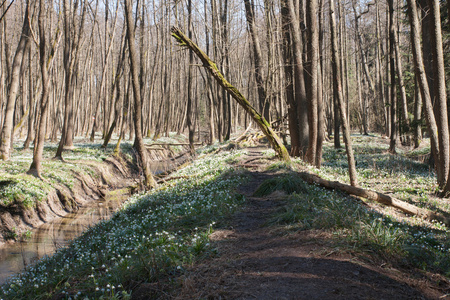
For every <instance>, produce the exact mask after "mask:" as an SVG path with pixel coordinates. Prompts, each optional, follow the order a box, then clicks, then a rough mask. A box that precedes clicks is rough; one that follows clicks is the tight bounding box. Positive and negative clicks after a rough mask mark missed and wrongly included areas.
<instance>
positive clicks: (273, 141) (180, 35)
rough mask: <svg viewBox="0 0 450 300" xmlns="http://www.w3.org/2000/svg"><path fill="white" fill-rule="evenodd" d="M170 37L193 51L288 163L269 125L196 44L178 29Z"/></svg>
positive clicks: (284, 149) (285, 151) (283, 148)
mask: <svg viewBox="0 0 450 300" xmlns="http://www.w3.org/2000/svg"><path fill="white" fill-rule="evenodd" d="M171 32H172V36H173V37H174V38H175V39H176V40H177V41H178V43H179V44H180V45H181V46H186V47H188V48H189V49H190V50H191V51H193V52H194V53H195V54H196V55H197V56H198V58H199V59H200V60H201V61H202V63H203V66H204V67H205V68H206V69H207V70H208V71H209V72H210V73H211V75H212V76H213V77H214V78H215V79H216V81H217V82H218V83H219V84H220V86H222V87H223V88H224V89H226V91H227V92H228V93H230V95H231V96H232V97H233V98H234V99H235V100H236V101H237V102H238V103H239V104H240V105H241V106H242V108H244V110H245V111H246V112H247V113H248V114H250V116H251V117H252V118H253V120H254V121H255V122H256V123H257V124H258V126H259V127H260V129H261V130H262V132H263V134H264V135H265V136H266V137H267V139H268V140H269V143H270V145H271V146H272V147H273V149H274V150H275V152H276V154H277V156H278V157H279V158H280V159H282V160H284V161H290V157H289V153H288V152H287V150H286V147H284V145H283V143H282V142H281V140H280V138H279V137H278V136H277V134H276V133H275V132H274V131H273V129H272V127H270V124H269V123H268V122H267V121H266V120H265V119H264V117H263V116H261V114H260V113H258V112H257V111H256V110H255V109H254V108H253V107H252V106H251V105H250V103H249V102H248V100H247V99H245V97H244V96H243V95H242V94H241V93H240V92H239V90H238V89H236V88H235V87H234V86H232V85H231V84H230V83H229V82H228V81H227V80H226V79H225V78H224V77H223V75H222V74H221V73H220V72H219V69H218V68H217V66H216V64H215V63H214V62H213V61H212V60H211V59H210V58H209V57H208V56H207V55H206V54H205V53H204V52H203V51H202V50H200V48H198V46H197V45H196V44H194V43H193V42H192V41H191V40H190V39H189V38H188V37H186V36H185V35H184V34H183V33H182V32H181V31H180V30H179V29H178V28H176V27H172V30H171Z"/></svg>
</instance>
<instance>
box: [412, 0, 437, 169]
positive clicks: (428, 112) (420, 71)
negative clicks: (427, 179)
mask: <svg viewBox="0 0 450 300" xmlns="http://www.w3.org/2000/svg"><path fill="white" fill-rule="evenodd" d="M407 4H408V12H409V13H408V16H409V23H410V26H411V44H412V50H413V57H414V68H415V74H416V78H417V80H418V82H419V88H420V93H421V96H422V100H423V102H424V106H425V116H426V120H427V125H428V132H429V134H430V143H431V153H432V155H433V157H434V159H435V163H436V165H439V148H438V145H439V142H438V127H437V125H436V119H435V117H434V112H433V104H432V101H431V95H430V89H429V87H428V79H427V75H426V73H425V67H424V61H423V57H422V51H421V44H420V33H419V32H420V27H419V16H418V13H417V6H416V2H415V0H407Z"/></svg>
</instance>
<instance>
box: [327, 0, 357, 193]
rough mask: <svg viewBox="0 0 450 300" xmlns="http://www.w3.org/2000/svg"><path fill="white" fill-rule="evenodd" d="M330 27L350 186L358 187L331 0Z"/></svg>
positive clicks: (336, 89)
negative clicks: (343, 95)
mask: <svg viewBox="0 0 450 300" xmlns="http://www.w3.org/2000/svg"><path fill="white" fill-rule="evenodd" d="M330 23H331V24H330V25H331V47H332V65H333V82H334V84H333V87H334V90H335V95H337V103H338V105H339V112H340V116H341V122H342V128H343V131H344V142H345V150H346V152H347V162H348V172H349V177H350V184H351V185H352V186H357V185H358V180H357V176H356V165H355V158H354V156H353V148H352V140H351V137H350V130H349V126H348V119H347V116H346V109H345V103H344V99H343V97H342V88H341V79H340V78H339V77H340V69H339V68H340V66H339V56H338V49H337V38H336V20H335V15H334V1H333V0H330Z"/></svg>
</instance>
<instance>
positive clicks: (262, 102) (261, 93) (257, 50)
mask: <svg viewBox="0 0 450 300" xmlns="http://www.w3.org/2000/svg"><path fill="white" fill-rule="evenodd" d="M250 1H251V0H244V4H245V16H246V18H247V26H248V30H249V32H250V36H251V38H252V45H253V60H254V64H255V78H256V85H257V89H258V98H259V99H258V103H259V111H261V113H262V114H263V116H264V118H265V119H266V120H267V121H268V122H270V106H269V105H270V104H269V103H268V102H267V101H266V100H267V99H266V91H265V89H264V79H263V78H264V77H263V71H262V52H261V45H260V43H259V37H258V34H257V33H256V28H255V27H256V24H255V12H254V4H253V1H252V2H250Z"/></svg>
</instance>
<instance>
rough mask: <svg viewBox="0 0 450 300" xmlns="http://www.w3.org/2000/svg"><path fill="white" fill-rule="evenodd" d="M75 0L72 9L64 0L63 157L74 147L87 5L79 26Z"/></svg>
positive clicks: (60, 149)
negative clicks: (75, 104)
mask: <svg viewBox="0 0 450 300" xmlns="http://www.w3.org/2000/svg"><path fill="white" fill-rule="evenodd" d="M79 3H81V1H75V2H74V7H73V11H72V7H71V6H72V5H71V1H69V0H64V1H63V13H64V71H65V78H64V79H65V93H64V124H63V129H62V132H61V140H60V142H59V145H58V149H57V150H56V154H55V157H57V158H62V152H63V150H64V148H68V149H70V148H73V136H74V105H73V100H74V95H75V85H76V81H77V78H76V77H77V72H76V70H75V69H76V68H77V67H78V60H79V45H80V41H81V37H82V35H83V27H84V16H85V12H86V5H84V4H83V7H82V12H81V21H80V24H79V27H78V24H77V22H76V12H77V9H78V4H79Z"/></svg>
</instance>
